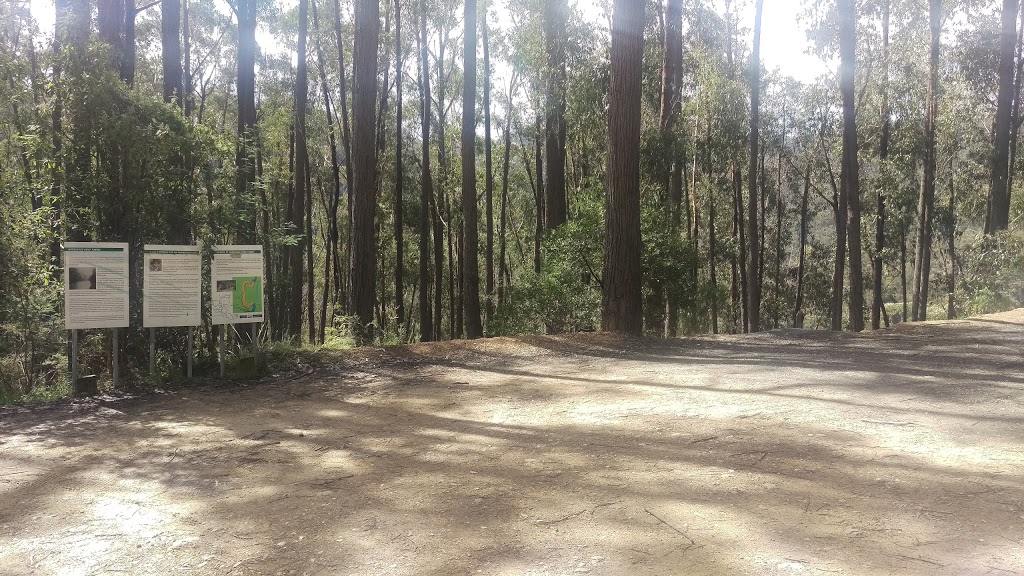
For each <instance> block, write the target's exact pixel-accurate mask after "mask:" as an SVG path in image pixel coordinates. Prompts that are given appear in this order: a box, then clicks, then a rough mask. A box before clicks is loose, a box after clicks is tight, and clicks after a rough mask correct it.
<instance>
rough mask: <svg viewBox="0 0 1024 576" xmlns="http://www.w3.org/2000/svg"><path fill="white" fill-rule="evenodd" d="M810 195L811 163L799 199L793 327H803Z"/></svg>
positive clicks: (806, 171)
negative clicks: (798, 245) (798, 261)
mask: <svg viewBox="0 0 1024 576" xmlns="http://www.w3.org/2000/svg"><path fill="white" fill-rule="evenodd" d="M810 195H811V161H810V160H808V161H807V168H806V169H805V170H804V193H803V196H802V197H801V199H800V263H799V264H798V265H797V269H796V303H795V304H794V306H793V327H794V328H803V327H804V311H803V305H804V265H805V259H806V252H807V250H806V247H807V224H808V223H807V204H808V202H807V201H808V199H809V198H810Z"/></svg>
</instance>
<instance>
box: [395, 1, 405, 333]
mask: <svg viewBox="0 0 1024 576" xmlns="http://www.w3.org/2000/svg"><path fill="white" fill-rule="evenodd" d="M404 67H405V59H404V58H403V57H402V0H395V316H396V317H397V318H398V325H397V326H398V331H401V327H402V322H403V320H404V319H405V279H404V276H405V224H404V222H403V206H402V196H403V188H404V185H405V183H404V181H403V180H404V171H403V168H404V167H403V165H402V83H403V82H402V80H403V78H402V70H403V69H404Z"/></svg>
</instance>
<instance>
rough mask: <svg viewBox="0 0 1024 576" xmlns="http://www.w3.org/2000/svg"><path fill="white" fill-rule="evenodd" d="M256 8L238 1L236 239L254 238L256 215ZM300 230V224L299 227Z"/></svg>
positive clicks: (245, 0)
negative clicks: (252, 203) (251, 207)
mask: <svg viewBox="0 0 1024 576" xmlns="http://www.w3.org/2000/svg"><path fill="white" fill-rule="evenodd" d="M256 8H257V0H238V2H237V7H236V10H237V16H238V86H237V88H236V92H235V93H236V94H237V98H238V146H237V148H236V153H235V166H236V170H237V176H236V178H235V196H236V198H235V202H236V203H235V207H236V208H237V210H238V214H239V215H241V216H242V218H241V223H240V230H239V234H238V237H239V240H241V241H243V242H247V241H252V240H254V239H255V237H254V235H253V233H254V230H255V228H256V227H255V218H254V216H253V215H252V214H251V210H249V208H248V205H249V204H250V203H249V202H248V201H247V199H248V197H249V196H250V195H251V194H252V190H253V185H254V184H255V182H256V168H255V165H254V161H253V160H254V157H255V155H256V153H255V152H256V148H257V138H256ZM300 229H301V227H300Z"/></svg>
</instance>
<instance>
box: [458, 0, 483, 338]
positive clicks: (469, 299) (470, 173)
mask: <svg viewBox="0 0 1024 576" xmlns="http://www.w3.org/2000/svg"><path fill="white" fill-rule="evenodd" d="M465 25H466V34H465V41H466V44H465V49H464V50H463V74H464V78H463V84H462V85H463V91H462V219H463V225H462V230H463V243H462V251H461V255H462V275H463V277H462V300H463V306H464V308H463V311H464V313H465V316H464V321H465V325H466V337H467V338H469V339H475V338H480V337H482V336H483V335H484V330H483V325H482V324H481V321H480V264H479V259H478V258H477V252H478V244H479V238H478V234H477V204H476V26H477V22H476V0H466V9H465Z"/></svg>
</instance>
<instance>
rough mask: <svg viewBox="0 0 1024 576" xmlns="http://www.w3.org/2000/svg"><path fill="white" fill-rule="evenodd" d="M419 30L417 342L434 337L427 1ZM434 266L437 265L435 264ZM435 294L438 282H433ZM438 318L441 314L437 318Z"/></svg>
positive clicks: (421, 6)
mask: <svg viewBox="0 0 1024 576" xmlns="http://www.w3.org/2000/svg"><path fill="white" fill-rule="evenodd" d="M419 12H420V18H419V22H420V33H419V37H418V38H417V41H418V42H419V48H420V109H421V111H422V116H421V118H420V130H421V141H422V146H421V148H420V152H421V155H420V182H421V183H420V238H419V240H420V280H419V286H418V289H419V302H420V341H421V342H429V341H431V340H433V339H434V318H433V315H432V314H431V309H430V285H429V283H430V222H431V220H432V219H431V217H430V214H431V206H432V204H433V196H434V181H433V178H432V177H431V175H430V121H431V113H430V111H431V108H430V60H429V52H428V49H427V9H426V0H420V2H419ZM435 266H438V267H439V266H440V265H439V264H436V263H435ZM434 290H435V292H437V293H438V294H440V291H441V285H440V284H435V285H434ZM438 320H439V321H440V317H439V318H438Z"/></svg>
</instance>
